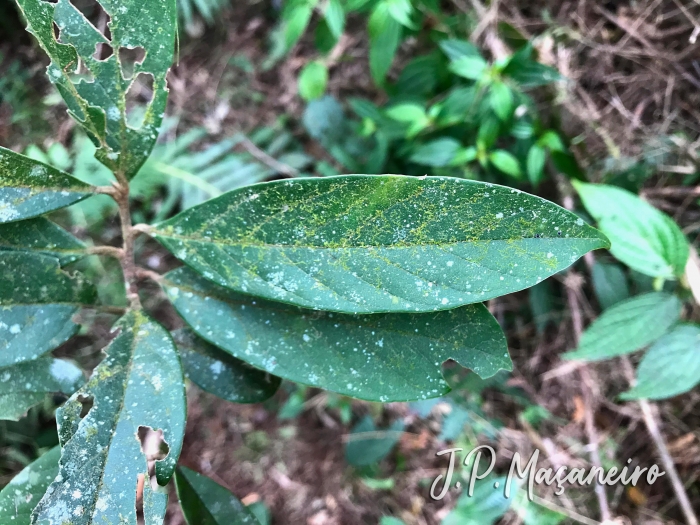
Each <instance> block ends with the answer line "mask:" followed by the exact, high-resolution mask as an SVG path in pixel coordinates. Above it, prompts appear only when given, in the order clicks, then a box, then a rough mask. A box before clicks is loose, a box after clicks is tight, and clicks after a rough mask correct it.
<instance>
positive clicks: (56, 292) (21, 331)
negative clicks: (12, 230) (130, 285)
mask: <svg viewBox="0 0 700 525" xmlns="http://www.w3.org/2000/svg"><path fill="white" fill-rule="evenodd" d="M96 301H97V292H96V290H95V288H94V287H93V286H92V285H91V284H89V283H87V282H86V281H85V280H84V279H83V277H81V276H80V275H79V274H76V275H70V274H68V273H66V272H64V271H63V270H61V268H60V266H59V264H58V260H57V259H55V258H53V257H48V256H46V255H41V254H37V253H27V252H10V251H7V252H3V251H0V366H8V365H11V364H17V363H21V362H23V361H30V360H32V359H36V358H37V357H39V356H41V355H43V354H45V353H47V352H49V351H51V350H53V349H54V348H56V347H57V346H58V345H60V344H62V343H64V342H65V341H67V340H68V339H69V338H70V337H71V336H72V335H73V334H74V333H75V332H76V330H77V329H78V326H77V325H76V324H75V323H74V322H73V321H72V320H71V318H72V317H73V315H74V314H75V313H76V312H77V311H78V310H79V309H80V308H81V307H82V306H90V305H94V304H95V303H96Z"/></svg>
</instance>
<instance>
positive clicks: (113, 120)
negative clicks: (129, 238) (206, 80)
mask: <svg viewBox="0 0 700 525" xmlns="http://www.w3.org/2000/svg"><path fill="white" fill-rule="evenodd" d="M17 3H18V4H19V7H20V9H21V10H22V13H23V14H24V16H25V17H26V19H27V30H28V31H29V32H30V33H32V34H33V35H34V36H35V37H36V38H37V40H38V41H39V44H40V45H41V47H42V48H43V49H44V51H45V52H46V54H47V55H48V56H49V58H50V59H51V64H50V65H49V67H48V69H47V73H48V76H49V79H50V80H51V82H53V83H54V84H55V85H56V87H57V88H58V91H59V92H60V93H61V96H62V97H63V99H64V100H65V101H66V104H67V105H68V110H69V111H70V113H71V114H72V115H73V116H74V117H75V118H76V119H77V120H78V121H79V122H80V123H81V124H82V125H83V127H84V128H85V129H86V130H87V132H88V133H89V134H90V135H91V137H92V139H93V140H94V141H95V143H96V144H98V145H99V147H100V149H99V150H98V151H97V154H96V156H97V158H99V159H100V161H102V162H103V163H104V164H105V165H107V167H109V168H110V169H112V171H114V172H116V173H122V174H124V175H125V176H126V177H129V178H130V177H132V176H134V175H135V174H136V172H137V171H138V168H139V167H140V166H141V164H143V162H144V161H145V160H146V157H148V154H149V153H150V151H151V149H152V148H153V145H154V144H155V141H156V138H157V136H158V131H159V127H160V124H161V121H162V119H163V113H164V111H165V104H166V100H167V96H168V90H167V87H166V79H165V77H166V74H167V72H168V69H169V68H170V65H171V63H172V60H173V52H174V48H175V30H176V3H175V0H160V1H158V2H155V1H145V2H144V1H141V0H121V1H119V2H114V1H112V0H102V1H101V2H100V3H99V5H101V7H102V8H103V9H104V11H105V13H106V14H107V15H108V16H109V18H108V20H109V22H108V24H107V27H108V28H109V34H110V39H107V37H106V36H105V35H104V34H102V33H101V32H100V31H99V30H98V29H97V28H96V27H95V26H93V25H92V24H91V23H90V22H89V21H88V20H87V19H86V18H85V17H84V16H83V15H82V13H81V12H80V11H79V10H78V9H77V8H76V7H75V6H74V5H73V4H72V3H71V2H70V1H69V0H58V1H57V2H55V3H53V2H45V1H42V0H17ZM54 23H55V24H56V28H57V29H58V31H57V32H58V36H56V34H55V33H54ZM96 49H97V52H96ZM130 50H136V51H138V52H140V54H141V55H142V56H143V58H142V59H141V57H139V56H137V55H138V54H139V53H138V52H135V51H130ZM129 53H132V54H133V55H136V58H135V59H134V60H130V59H128V58H127V57H128V55H129ZM102 56H105V57H107V58H104V59H102ZM139 59H141V60H139ZM132 62H133V63H132ZM79 64H81V65H83V66H84V69H78V66H79ZM85 69H87V75H86V76H87V78H84V79H81V80H75V79H74V74H76V73H79V74H81V75H82V74H84V73H85ZM139 77H141V79H146V78H148V77H150V78H151V80H152V82H153V85H152V88H150V89H151V90H152V92H153V99H152V100H151V102H150V103H149V105H148V107H147V109H146V111H145V115H144V116H143V122H142V123H140V125H137V124H135V123H134V122H130V121H129V119H128V118H127V111H126V107H127V93H128V91H129V89H130V88H131V86H132V84H133V83H134V82H135V81H136V80H139Z"/></svg>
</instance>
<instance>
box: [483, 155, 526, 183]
mask: <svg viewBox="0 0 700 525" xmlns="http://www.w3.org/2000/svg"><path fill="white" fill-rule="evenodd" d="M489 161H491V164H493V165H494V166H495V167H496V168H497V169H498V170H500V171H502V172H503V173H505V174H506V175H510V176H511V177H513V178H514V179H520V178H522V176H523V172H522V170H521V169H520V163H519V162H518V159H516V158H515V157H514V156H513V154H512V153H509V152H507V151H506V150H504V149H497V150H496V151H493V152H491V154H490V155H489Z"/></svg>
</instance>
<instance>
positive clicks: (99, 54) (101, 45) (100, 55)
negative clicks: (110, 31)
mask: <svg viewBox="0 0 700 525" xmlns="http://www.w3.org/2000/svg"><path fill="white" fill-rule="evenodd" d="M113 54H114V49H112V46H110V45H109V44H106V43H105V42H98V43H97V44H95V52H94V53H93V55H92V58H94V59H95V60H100V61H102V62H104V61H105V60H107V59H108V58H109V57H111V56H112V55H113Z"/></svg>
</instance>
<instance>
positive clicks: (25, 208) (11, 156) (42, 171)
mask: <svg viewBox="0 0 700 525" xmlns="http://www.w3.org/2000/svg"><path fill="white" fill-rule="evenodd" d="M37 1H40V0H37ZM90 195H92V188H91V187H90V186H88V185H87V184H85V183H83V182H80V181H79V180H78V179H75V178H73V177H71V176H70V175H68V174H67V173H64V172H62V171H60V170H57V169H56V168H52V167H51V166H49V165H47V164H42V163H41V162H38V161H36V160H32V159H30V158H29V157H25V156H24V155H20V154H19V153H15V152H14V151H11V150H9V149H5V148H2V147H0V224H1V223H5V222H14V221H20V220H22V219H29V218H31V217H36V216H38V215H43V214H44V213H48V212H50V211H53V210H57V209H58V208H64V207H66V206H70V205H71V204H73V203H75V202H78V201H80V200H83V199H84V198H86V197H89V196H90Z"/></svg>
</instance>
